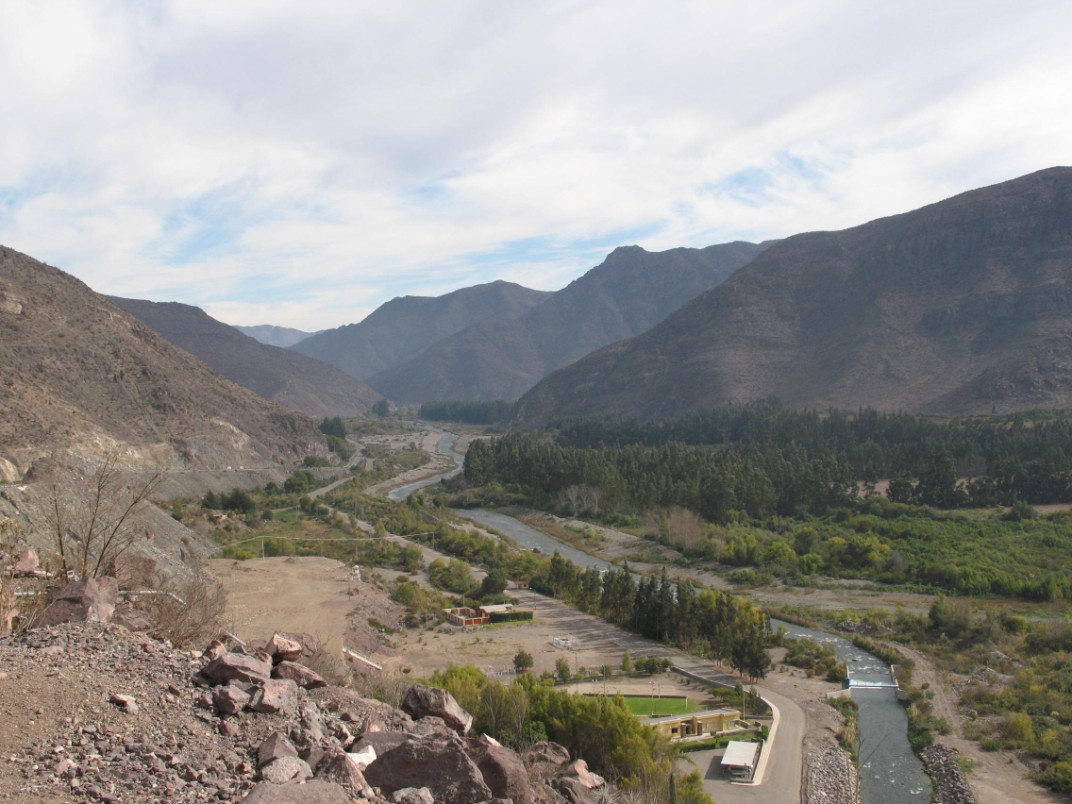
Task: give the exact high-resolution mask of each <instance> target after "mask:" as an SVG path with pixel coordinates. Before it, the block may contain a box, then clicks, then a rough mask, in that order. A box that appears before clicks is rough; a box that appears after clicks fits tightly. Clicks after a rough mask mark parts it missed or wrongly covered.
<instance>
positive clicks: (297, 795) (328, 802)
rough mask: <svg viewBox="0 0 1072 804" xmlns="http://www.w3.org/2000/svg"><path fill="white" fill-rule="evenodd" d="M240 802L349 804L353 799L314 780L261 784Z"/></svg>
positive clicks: (336, 788) (341, 790)
mask: <svg viewBox="0 0 1072 804" xmlns="http://www.w3.org/2000/svg"><path fill="white" fill-rule="evenodd" d="M242 801H243V802H245V804H295V802H301V804H351V802H352V801H353V799H352V798H351V797H350V794H349V793H347V792H346V790H345V789H344V788H342V787H340V786H339V785H337V784H333V783H332V782H325V781H323V780H322V779H314V780H313V781H311V782H306V783H305V784H301V785H278V784H272V783H271V782H261V783H260V784H259V785H257V786H256V787H254V788H253V789H252V790H250V791H249V795H247V796H246V797H245V798H244V799H242Z"/></svg>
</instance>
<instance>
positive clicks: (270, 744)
mask: <svg viewBox="0 0 1072 804" xmlns="http://www.w3.org/2000/svg"><path fill="white" fill-rule="evenodd" d="M296 756H298V749H296V748H295V747H294V744H293V743H291V742H290V740H288V739H287V737H286V735H285V734H283V733H282V732H279V731H273V732H272V733H271V734H269V735H268V736H267V737H266V738H265V739H264V741H263V742H261V744H260V745H259V746H257V767H258V768H262V767H264V766H265V765H267V764H268V763H270V762H274V761H275V760H277V759H280V758H282V757H296Z"/></svg>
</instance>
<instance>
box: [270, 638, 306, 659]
mask: <svg viewBox="0 0 1072 804" xmlns="http://www.w3.org/2000/svg"><path fill="white" fill-rule="evenodd" d="M264 649H265V650H266V651H267V652H268V654H269V655H270V656H271V657H272V659H274V660H275V661H277V662H283V661H287V662H296V661H298V659H300V658H301V657H302V646H301V643H300V642H296V641H295V640H293V639H288V638H287V637H285V636H283V635H282V634H280V633H279V632H278V631H277V632H276V633H274V634H272V638H271V639H269V640H268V644H267V645H265V646H264Z"/></svg>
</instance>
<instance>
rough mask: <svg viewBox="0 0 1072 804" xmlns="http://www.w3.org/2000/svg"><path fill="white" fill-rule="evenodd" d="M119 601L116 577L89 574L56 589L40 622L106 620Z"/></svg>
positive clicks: (38, 623)
mask: <svg viewBox="0 0 1072 804" xmlns="http://www.w3.org/2000/svg"><path fill="white" fill-rule="evenodd" d="M118 601H119V583H118V581H116V579H115V578H108V577H106V576H105V577H100V578H89V579H88V580H85V581H75V582H73V583H69V584H67V585H66V586H65V587H63V589H61V590H60V591H59V592H58V593H56V594H55V595H54V596H53V598H52V600H51V601H50V602H49V604H48V606H46V607H45V610H44V612H42V614H41V617H40V618H39V619H38V620H37V623H36V624H37V625H38V626H44V625H55V624H57V623H66V622H91V623H93V622H97V623H106V622H108V621H109V620H110V619H111V618H112V613H113V612H114V611H115V604H116V603H117V602H118Z"/></svg>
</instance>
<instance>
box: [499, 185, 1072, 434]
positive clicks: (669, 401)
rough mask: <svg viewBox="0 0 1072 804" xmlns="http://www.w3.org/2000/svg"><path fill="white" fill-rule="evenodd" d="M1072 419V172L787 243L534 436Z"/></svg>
mask: <svg viewBox="0 0 1072 804" xmlns="http://www.w3.org/2000/svg"><path fill="white" fill-rule="evenodd" d="M768 396H777V397H779V398H780V399H781V400H782V401H783V403H784V404H786V405H788V406H792V407H828V406H833V407H838V408H843V409H850V410H851V409H855V408H857V407H859V406H871V407H874V408H877V409H880V410H910V411H921V412H928V413H939V414H971V413H990V412H992V411H996V412H1010V411H1016V410H1023V409H1029V408H1035V407H1068V406H1069V405H1070V404H1072V168H1064V167H1062V168H1051V169H1049V170H1043V171H1040V172H1038V173H1034V174H1031V175H1029V176H1025V177H1023V178H1020V179H1016V180H1013V181H1009V182H1005V183H1003V184H998V185H995V186H992V187H987V188H983V189H980V190H974V191H971V192H967V193H964V194H962V195H958V196H955V197H954V198H951V199H949V200H946V201H942V202H940V203H937V204H933V205H930V206H927V207H924V208H922V209H919V210H916V211H914V212H909V213H905V214H902V215H896V216H893V217H889V218H884V219H880V220H877V221H873V222H871V223H868V224H865V225H863V226H858V227H854V228H851V229H846V230H844V231H840V232H813V233H809V234H801V235H797V236H795V237H791V238H788V239H786V240H783V241H781V242H779V243H777V244H775V245H774V246H772V247H771V248H770V249H769V250H767V251H766V252H764V253H763V254H762V255H760V256H759V257H757V258H756V260H755V261H753V262H752V263H751V264H749V265H748V266H746V267H745V268H743V269H741V270H740V271H739V272H737V273H736V274H735V275H734V276H733V277H732V278H731V279H729V280H728V281H727V282H725V283H723V284H722V285H720V286H718V287H716V288H715V289H713V290H711V291H709V292H707V293H705V294H703V295H702V296H700V297H698V298H696V299H695V300H693V301H692V302H690V303H689V304H687V305H686V306H684V307H683V308H682V309H681V310H679V311H677V312H676V313H674V314H673V315H671V316H669V317H668V318H667V319H666V320H665V321H664V322H662V323H661V324H659V325H658V326H656V327H654V328H653V329H651V330H650V331H648V332H646V333H644V334H642V335H640V336H638V337H636V338H633V339H631V340H628V341H624V342H621V343H617V344H614V345H612V346H609V347H607V348H605V349H603V350H601V351H599V352H596V353H595V354H592V355H589V356H588V357H586V358H584V359H583V360H580V361H579V362H577V363H574V364H573V365H571V366H569V367H567V368H565V369H562V370H561V371H558V372H556V373H554V374H552V375H550V376H549V377H547V378H546V379H545V380H543V381H542V382H540V383H539V384H538V385H537V386H536V387H534V388H533V389H532V390H531V391H530V392H529V393H528V394H526V395H525V396H524V397H523V398H522V399H521V400H520V402H519V420H520V421H521V422H523V423H526V424H536V423H540V422H544V421H547V420H549V419H552V418H557V417H563V416H578V415H585V414H592V413H608V412H609V413H615V414H622V415H626V416H634V417H639V418H644V419H648V418H665V417H671V416H676V415H679V414H682V413H685V412H688V411H691V410H695V409H697V408H700V407H703V406H710V405H719V404H724V403H730V402H745V401H749V400H754V399H758V398H763V397H768Z"/></svg>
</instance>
